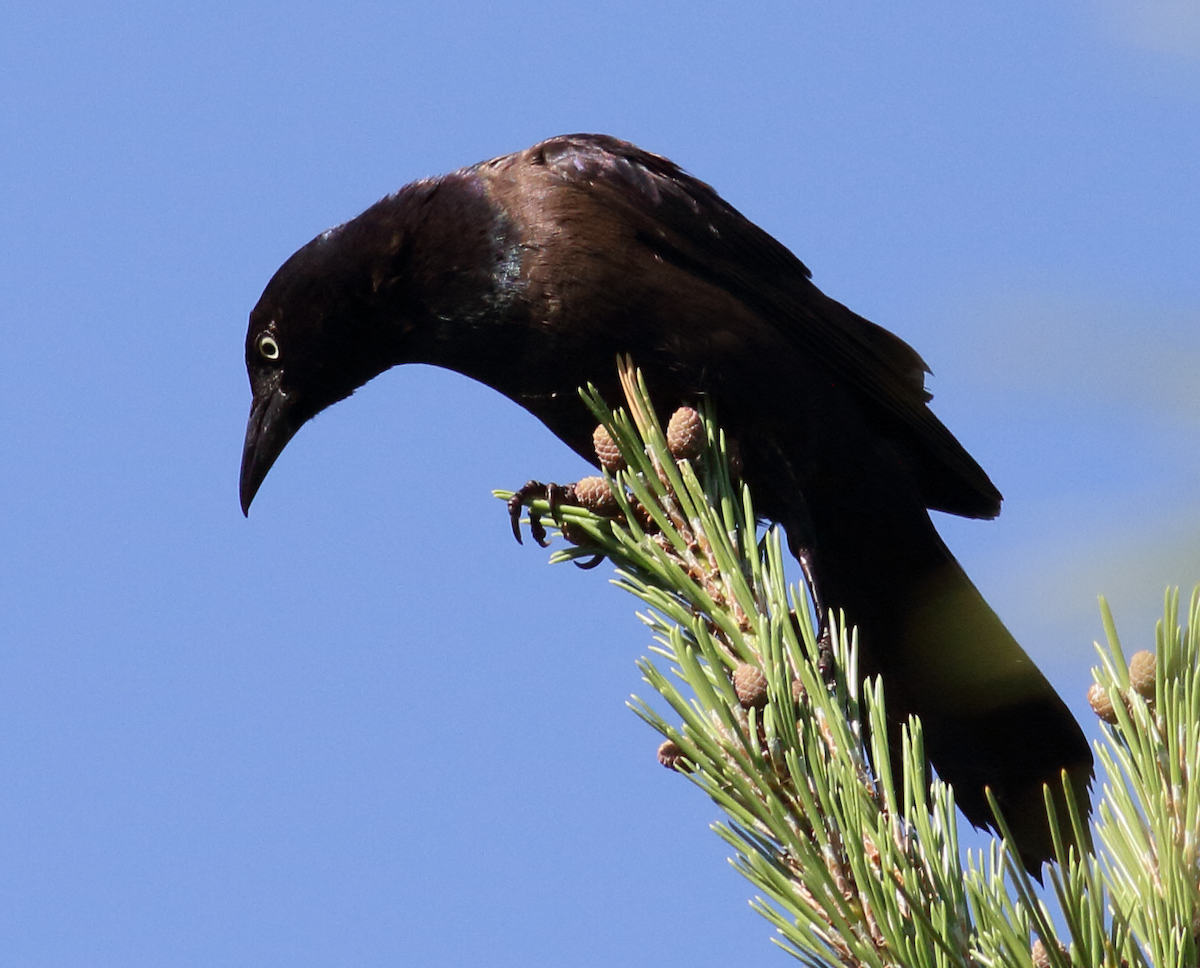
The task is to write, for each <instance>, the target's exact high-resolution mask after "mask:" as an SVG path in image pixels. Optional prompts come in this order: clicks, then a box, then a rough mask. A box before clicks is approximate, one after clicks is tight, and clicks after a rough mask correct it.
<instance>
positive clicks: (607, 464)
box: [592, 424, 625, 474]
mask: <svg viewBox="0 0 1200 968" xmlns="http://www.w3.org/2000/svg"><path fill="white" fill-rule="evenodd" d="M592 446H593V447H595V448H596V456H597V457H598V458H599V459H600V466H601V467H603V468H604V469H605V470H607V471H611V472H612V473H614V474H615V473H616V472H617V471H623V470H625V458H624V457H622V456H621V451H620V450H619V449H618V447H617V442H616V441H615V440H613V439H612V434H610V433H609V432H608V428H607V427H605V426H604V424H600V425H599V426H598V427H597V428H596V429H595V430H594V431H592Z"/></svg>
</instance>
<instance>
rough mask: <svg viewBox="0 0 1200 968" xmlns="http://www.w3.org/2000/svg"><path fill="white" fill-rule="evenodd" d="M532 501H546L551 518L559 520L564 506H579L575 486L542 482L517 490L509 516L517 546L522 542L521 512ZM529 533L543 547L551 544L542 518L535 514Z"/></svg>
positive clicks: (530, 520)
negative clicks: (559, 512) (560, 511)
mask: <svg viewBox="0 0 1200 968" xmlns="http://www.w3.org/2000/svg"><path fill="white" fill-rule="evenodd" d="M532 501H545V502H546V503H548V504H549V505H550V517H552V518H554V520H555V521H557V520H558V509H559V508H560V507H561V506H562V505H564V504H572V505H575V504H578V503H579V502H578V500H576V498H575V485H574V484H543V483H542V482H541V481H528V482H526V484H525V485H524V486H523V487H519V488H517V490H516V491H515V492H514V493H513V496H512V497H510V498H509V499H508V516H509V519H510V520H511V521H512V529H513V537H514V538H516V539H517V544H523V543H524V542H523V541H522V540H521V510H522V508H525V507H528V506H529V504H530V502H532ZM529 533H530V534H531V535H532V536H533V540H534V541H536V542H537V543H538V544H539V545H540V546H541V547H543V548H546V547H548V546H549V544H550V542H549V541H547V540H546V528H545V525H543V524H542V521H541V518H540V517H538V516H537V515H535V514H530V515H529Z"/></svg>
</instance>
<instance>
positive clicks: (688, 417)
mask: <svg viewBox="0 0 1200 968" xmlns="http://www.w3.org/2000/svg"><path fill="white" fill-rule="evenodd" d="M667 447H669V448H670V450H671V456H672V457H674V458H675V459H676V460H693V459H695V458H697V457H699V456H700V455H701V454H703V453H704V421H703V420H701V419H700V414H698V413H696V411H695V410H693V409H692V408H691V407H680V408H679V409H678V410H676V411H675V412H674V413H673V414H671V420H670V422H669V423H668V424H667Z"/></svg>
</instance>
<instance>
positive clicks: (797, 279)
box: [522, 134, 1001, 518]
mask: <svg viewBox="0 0 1200 968" xmlns="http://www.w3.org/2000/svg"><path fill="white" fill-rule="evenodd" d="M522 155H525V156H526V160H528V161H530V162H532V163H534V164H540V165H543V166H545V167H546V168H547V169H548V170H550V171H551V172H553V173H554V175H555V176H556V177H557V178H559V179H562V180H563V182H566V183H568V184H569V185H570V187H571V188H572V189H575V190H579V191H584V192H587V193H590V194H591V195H592V196H593V197H594V200H595V201H596V203H597V204H602V205H605V206H607V207H609V208H617V209H620V210H623V212H624V215H625V217H626V218H627V219H628V220H630V221H631V223H632V224H633V225H635V226H636V227H637V228H636V232H637V236H638V238H639V239H640V241H641V242H642V243H643V244H645V245H646V246H647V247H648V248H650V249H651V250H652V251H653V252H654V253H655V254H656V255H658V256H660V257H662V258H664V259H666V260H668V261H670V262H672V263H674V264H675V265H677V266H679V267H680V268H682V269H685V270H686V271H688V272H690V273H692V274H693V275H695V276H696V277H698V278H701V279H703V280H705V281H706V282H708V283H710V284H713V285H719V286H721V287H722V288H723V289H725V290H726V291H728V292H730V293H731V294H733V295H735V296H737V297H738V298H739V299H740V300H741V301H742V302H743V303H745V304H746V305H748V306H749V307H751V308H752V309H754V310H755V312H756V313H757V314H758V315H759V316H760V317H761V318H762V319H764V320H766V321H768V322H769V323H770V324H771V325H772V326H773V327H774V328H775V329H776V330H778V331H779V332H780V333H781V334H783V335H784V336H785V337H786V338H788V339H789V340H791V341H792V342H793V343H794V345H796V347H797V348H798V350H799V351H800V352H802V353H804V354H806V355H807V356H808V357H809V358H812V359H814V360H816V361H818V362H819V363H820V364H823V365H824V366H825V367H827V368H828V370H829V372H830V374H831V376H832V377H833V378H835V379H837V378H840V379H841V380H844V381H845V382H846V383H848V384H849V385H851V386H853V387H855V388H856V389H857V390H858V391H859V392H860V393H861V394H862V396H863V397H865V398H866V399H867V400H869V401H871V402H872V403H873V404H874V405H875V406H876V408H877V411H876V412H877V413H881V414H883V415H885V416H886V417H888V418H890V420H889V422H891V423H894V424H898V425H899V427H900V428H901V430H902V436H903V438H904V440H905V443H906V444H907V450H908V451H909V453H911V454H912V455H913V458H914V471H915V474H916V477H917V481H918V484H919V486H920V487H921V489H922V493H923V494H924V496H925V498H926V502H927V505H928V506H929V507H933V508H937V509H938V510H944V511H949V512H951V513H955V514H961V515H965V516H968V517H989V518H990V517H994V516H995V515H996V514H998V513H999V510H1000V500H1001V498H1000V493H999V491H998V490H997V489H996V487H995V485H993V484H992V482H991V481H990V480H989V479H988V477H987V474H986V473H985V472H984V471H983V469H982V468H981V467H980V466H979V465H978V464H977V463H976V462H975V460H974V459H973V458H972V457H971V456H970V455H969V454H968V453H967V451H966V450H965V449H964V448H963V446H962V445H961V444H960V443H959V442H958V441H957V440H956V439H955V438H954V436H953V435H952V434H951V433H950V431H949V430H947V429H946V427H945V425H943V424H942V422H941V421H940V420H938V418H937V417H936V416H935V415H934V414H933V412H932V411H931V410H929V408H928V407H927V406H926V404H927V402H928V401H929V399H930V395H929V394H928V393H927V392H926V390H925V387H924V374H925V373H926V372H928V367H927V366H926V365H925V362H924V360H922V359H921V357H920V356H919V355H918V353H917V352H916V350H914V349H913V348H912V347H911V346H909V345H908V344H907V343H906V342H904V340H902V339H900V338H899V337H898V336H895V335H893V334H892V333H890V332H888V331H887V330H886V329H884V328H883V327H881V326H877V325H876V324H874V323H872V322H870V321H869V320H866V319H863V318H862V317H861V316H858V315H856V314H855V313H853V312H851V311H850V310H849V309H847V308H846V307H845V306H843V305H841V304H840V303H838V302H836V301H835V300H833V299H830V298H829V297H828V296H826V295H825V294H824V293H822V292H821V291H820V290H819V289H818V288H817V287H816V286H814V285H813V283H812V282H811V278H810V277H811V273H810V272H809V270H808V268H807V267H806V266H805V265H804V264H803V263H802V262H801V261H800V260H799V259H797V258H796V257H795V256H794V255H793V254H792V253H791V252H790V251H789V250H788V249H787V248H785V247H784V246H783V245H782V244H780V243H779V242H778V241H776V240H775V239H774V238H772V237H771V236H770V235H768V234H767V233H766V232H765V231H763V230H762V229H760V228H759V227H758V226H757V225H755V224H754V223H752V222H751V221H750V220H749V219H747V218H746V217H745V216H743V215H742V214H741V213H740V212H738V211H737V210H736V209H735V208H733V206H731V205H729V204H728V203H727V202H725V201H724V200H723V199H722V198H721V197H720V196H719V195H718V194H717V193H716V192H715V191H714V190H713V189H712V188H711V187H710V186H708V185H706V184H705V183H704V182H701V181H699V180H698V179H696V178H693V177H692V176H691V175H688V174H687V173H686V172H684V171H683V170H682V169H681V168H679V167H678V166H677V165H675V164H674V163H673V162H671V161H669V160H667V159H666V158H663V157H661V156H659V155H655V154H651V153H650V152H647V151H643V150H641V149H639V148H637V147H635V146H634V145H631V144H628V143H627V142H623V141H620V140H618V139H616V138H612V137H609V136H606V135H590V134H581V135H565V136H562V137H558V138H552V139H550V140H549V141H545V142H542V143H541V144H539V145H535V146H534V147H533V148H530V149H528V151H527V152H522Z"/></svg>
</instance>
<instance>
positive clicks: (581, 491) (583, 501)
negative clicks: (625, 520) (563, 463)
mask: <svg viewBox="0 0 1200 968" xmlns="http://www.w3.org/2000/svg"><path fill="white" fill-rule="evenodd" d="M575 500H576V501H578V502H579V506H580V507H581V508H586V509H587V510H588V511H591V512H592V514H596V515H599V516H600V517H602V518H611V517H613V516H614V515H616V514H618V513H620V510H621V509H620V507H619V506H618V505H617V499H616V498H615V497H613V492H612V488H611V487H609V484H608V481H606V480H605V479H604V478H603V477H584V478H582V479H581V480H579V481H576V482H575Z"/></svg>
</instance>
